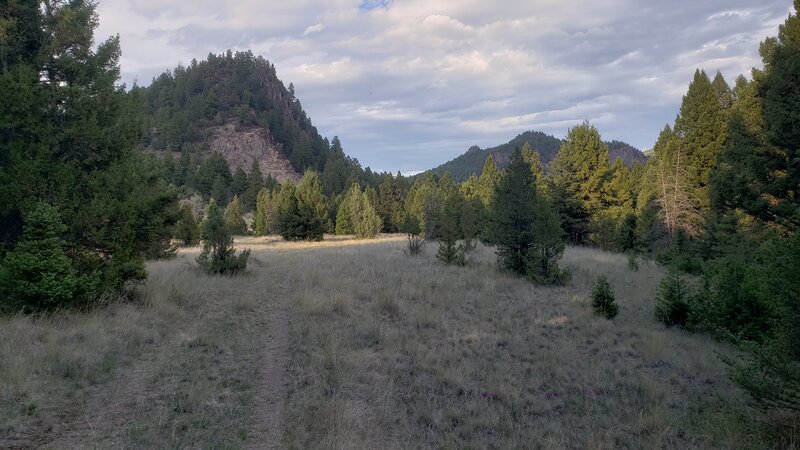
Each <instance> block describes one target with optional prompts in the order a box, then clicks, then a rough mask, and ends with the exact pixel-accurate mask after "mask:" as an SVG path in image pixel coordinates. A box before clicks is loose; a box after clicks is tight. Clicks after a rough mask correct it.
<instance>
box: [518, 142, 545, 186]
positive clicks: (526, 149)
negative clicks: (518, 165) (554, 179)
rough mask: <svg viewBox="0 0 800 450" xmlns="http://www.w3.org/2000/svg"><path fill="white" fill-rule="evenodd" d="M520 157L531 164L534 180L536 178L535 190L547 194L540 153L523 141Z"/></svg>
mask: <svg viewBox="0 0 800 450" xmlns="http://www.w3.org/2000/svg"><path fill="white" fill-rule="evenodd" d="M522 159H524V160H525V162H526V163H528V165H529V166H531V172H532V173H533V177H534V180H536V192H538V193H539V195H543V196H547V176H546V175H545V172H544V165H543V164H542V159H541V155H539V152H536V151H534V150H533V147H531V144H528V143H525V145H523V146H522Z"/></svg>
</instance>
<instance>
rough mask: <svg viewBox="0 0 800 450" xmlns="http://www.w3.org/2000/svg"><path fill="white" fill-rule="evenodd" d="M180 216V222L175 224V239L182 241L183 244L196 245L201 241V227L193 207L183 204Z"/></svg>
mask: <svg viewBox="0 0 800 450" xmlns="http://www.w3.org/2000/svg"><path fill="white" fill-rule="evenodd" d="M178 216H179V219H178V223H177V224H176V226H175V239H177V240H179V241H181V243H182V244H183V245H187V246H188V245H196V244H197V243H198V242H199V241H200V228H199V227H198V225H197V219H195V217H194V213H193V212H192V207H191V206H189V205H183V206H181V209H180V212H179V213H178Z"/></svg>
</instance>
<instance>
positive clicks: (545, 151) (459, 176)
mask: <svg viewBox="0 0 800 450" xmlns="http://www.w3.org/2000/svg"><path fill="white" fill-rule="evenodd" d="M562 143H563V141H562V140H561V139H558V138H556V137H554V136H551V135H549V134H546V133H542V132H541V131H526V132H524V133H522V134H520V135H518V136H517V137H515V138H514V139H512V140H510V141H508V142H507V143H505V144H501V145H498V146H497V147H492V148H488V149H481V148H479V147H471V148H470V149H469V150H467V151H466V152H465V153H464V154H462V155H460V156H458V157H456V158H455V159H453V160H451V161H448V162H446V163H444V164H442V165H440V166H439V167H436V168H434V169H431V170H430V172H433V173H436V174H438V175H444V174H445V172H447V173H450V176H452V177H453V178H454V179H455V180H456V181H464V180H466V179H467V178H469V177H470V175H472V174H475V175H480V173H481V170H482V169H483V164H484V162H485V161H486V158H488V157H489V156H491V157H493V158H494V160H495V161H496V162H497V165H498V166H499V167H500V168H503V167H505V166H506V165H507V164H508V162H509V161H510V159H511V154H512V153H514V149H516V148H517V147H522V146H524V145H525V144H530V145H531V147H533V149H534V150H535V151H537V152H539V155H540V156H541V160H542V163H543V164H545V165H547V164H549V163H550V161H552V160H553V159H554V158H555V156H556V154H557V153H558V150H559V149H560V148H561V144H562ZM608 157H609V159H610V160H611V161H612V162H614V161H616V160H617V159H622V161H623V162H624V163H625V164H626V165H627V166H628V167H631V166H633V164H634V163H635V162H640V163H644V162H646V161H647V156H645V154H644V153H642V152H641V151H640V150H639V149H637V148H636V147H633V146H632V145H630V144H627V143H625V142H620V141H611V142H609V143H608Z"/></svg>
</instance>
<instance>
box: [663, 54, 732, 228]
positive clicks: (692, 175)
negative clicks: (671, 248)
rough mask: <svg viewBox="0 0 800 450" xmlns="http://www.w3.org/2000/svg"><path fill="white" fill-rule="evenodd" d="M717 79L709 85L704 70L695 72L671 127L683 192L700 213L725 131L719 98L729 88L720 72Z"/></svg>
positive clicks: (706, 207) (707, 204)
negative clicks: (680, 163)
mask: <svg viewBox="0 0 800 450" xmlns="http://www.w3.org/2000/svg"><path fill="white" fill-rule="evenodd" d="M717 78H718V79H717V80H716V81H715V83H714V84H712V82H711V80H709V78H708V75H706V73H705V72H703V71H700V70H698V71H696V72H695V75H694V80H693V81H692V83H691V84H690V85H689V90H688V92H687V93H686V96H684V98H683V103H682V104H681V109H680V114H679V115H678V118H677V119H676V120H675V127H674V134H675V137H676V139H677V142H676V145H677V147H678V152H679V154H680V156H682V157H683V158H684V160H685V164H684V167H685V169H684V170H685V181H686V188H687V195H688V198H689V201H690V202H691V204H692V208H693V209H695V210H697V211H698V212H699V213H700V214H701V215H705V214H708V212H709V209H710V202H709V195H708V183H709V175H710V173H711V169H712V168H713V167H714V164H715V162H716V159H717V156H718V155H719V154H720V153H721V152H722V148H723V146H724V145H725V140H726V139H727V134H728V133H727V126H728V115H729V113H730V112H729V111H728V110H726V109H725V108H724V107H723V104H727V103H728V101H727V100H722V101H721V100H720V96H721V95H723V94H720V92H721V91H724V90H728V91H729V88H728V86H727V84H726V83H725V81H724V79H722V76H721V75H719V76H718V77H717ZM687 231H689V232H690V234H692V235H696V233H695V232H692V231H690V230H687Z"/></svg>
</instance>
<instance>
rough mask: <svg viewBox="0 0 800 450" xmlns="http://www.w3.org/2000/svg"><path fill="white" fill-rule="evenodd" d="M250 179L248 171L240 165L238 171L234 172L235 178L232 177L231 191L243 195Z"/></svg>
mask: <svg viewBox="0 0 800 450" xmlns="http://www.w3.org/2000/svg"><path fill="white" fill-rule="evenodd" d="M247 186H248V180H247V173H245V171H244V169H242V168H241V167H239V168H238V169H236V172H234V173H233V178H232V179H231V186H230V192H231V193H232V194H233V195H235V196H237V197H241V196H242V194H244V192H245V191H246V190H247Z"/></svg>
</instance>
